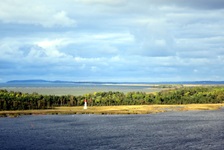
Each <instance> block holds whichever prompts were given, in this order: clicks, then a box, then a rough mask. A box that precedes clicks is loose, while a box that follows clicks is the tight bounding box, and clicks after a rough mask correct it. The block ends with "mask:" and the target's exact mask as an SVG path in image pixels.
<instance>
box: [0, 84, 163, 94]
mask: <svg viewBox="0 0 224 150" xmlns="http://www.w3.org/2000/svg"><path fill="white" fill-rule="evenodd" d="M0 89H6V90H8V91H20V92H24V93H33V92H37V93H39V94H44V95H59V96H60V95H76V96H77V95H83V94H87V93H94V92H108V91H119V92H124V93H127V92H133V91H139V92H156V91H160V90H162V89H161V88H152V86H150V85H147V84H90V83H86V84H85V83H80V84H78V83H0Z"/></svg>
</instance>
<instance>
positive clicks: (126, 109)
mask: <svg viewBox="0 0 224 150" xmlns="http://www.w3.org/2000/svg"><path fill="white" fill-rule="evenodd" d="M222 107H224V104H223V103H222V104H187V105H121V106H89V107H88V109H83V107H81V106H78V107H55V108H53V109H44V110H15V111H0V117H18V116H20V115H65V114H95V115H112V114H114V115H119V114H127V115H128V114H155V113H163V112H170V111H192V110H194V111H201V110H218V109H221V108H222Z"/></svg>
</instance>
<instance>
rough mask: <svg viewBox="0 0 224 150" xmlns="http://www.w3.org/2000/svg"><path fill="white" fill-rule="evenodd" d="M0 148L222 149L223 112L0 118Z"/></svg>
mask: <svg viewBox="0 0 224 150" xmlns="http://www.w3.org/2000/svg"><path fill="white" fill-rule="evenodd" d="M0 149H1V150H43V149H49V150H51V149H52V150H61V149H63V150H64V149H66V150H67V149H70V150H144V149H145V150H223V149H224V109H221V110H217V111H188V112H167V113H159V114H147V115H39V116H34V115H31V116H20V117H18V118H0Z"/></svg>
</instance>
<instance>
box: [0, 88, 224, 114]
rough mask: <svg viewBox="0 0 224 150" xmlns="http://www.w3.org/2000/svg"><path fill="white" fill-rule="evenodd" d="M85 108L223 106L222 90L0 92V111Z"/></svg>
mask: <svg viewBox="0 0 224 150" xmlns="http://www.w3.org/2000/svg"><path fill="white" fill-rule="evenodd" d="M85 99H87V101H88V105H89V106H114V105H150V104H192V103H222V102H224V87H211V86H208V87H202V86H201V87H181V88H177V89H170V90H166V91H161V92H158V93H149V94H147V93H144V92H129V93H127V94H124V93H121V92H112V91H110V92H95V93H92V94H85V95H82V96H73V95H64V96H55V95H40V94H38V93H32V94H28V93H21V92H13V91H7V90H0V110H29V109H49V108H54V107H58V106H82V105H83V104H84V100H85Z"/></svg>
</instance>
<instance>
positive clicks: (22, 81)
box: [6, 80, 224, 85]
mask: <svg viewBox="0 0 224 150" xmlns="http://www.w3.org/2000/svg"><path fill="white" fill-rule="evenodd" d="M6 83H74V84H211V85H212V84H224V81H180V82H92V81H80V82H78V81H76V82H74V81H60V80H56V81H49V80H11V81H8V82H6Z"/></svg>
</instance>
